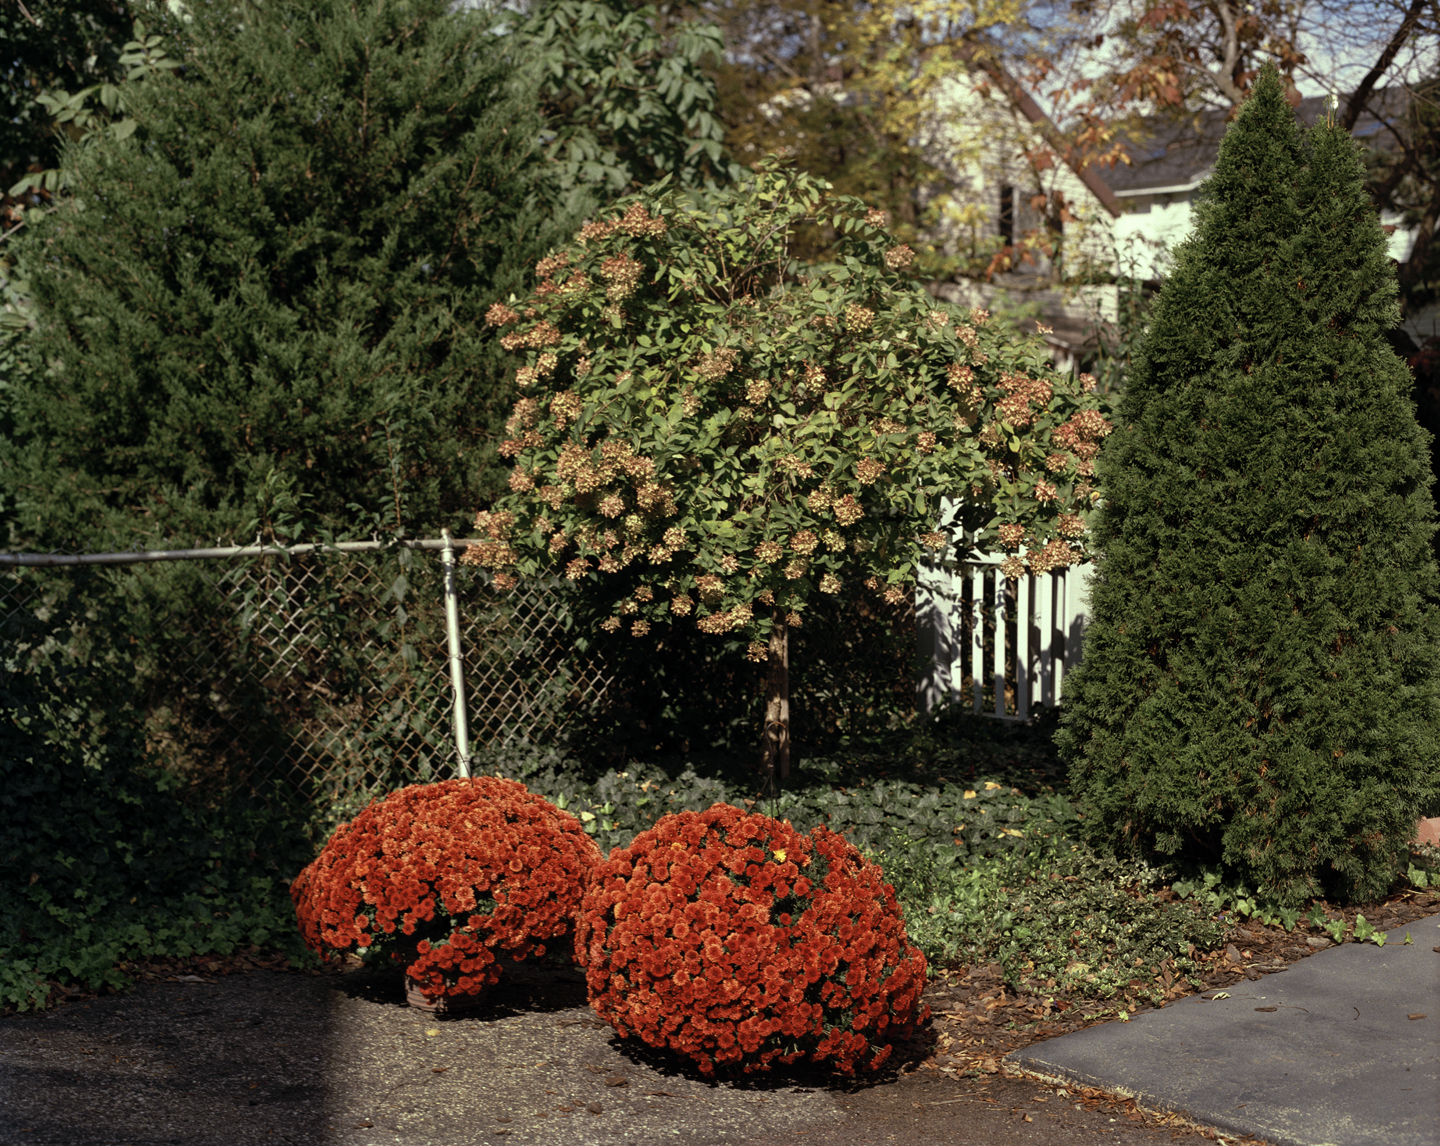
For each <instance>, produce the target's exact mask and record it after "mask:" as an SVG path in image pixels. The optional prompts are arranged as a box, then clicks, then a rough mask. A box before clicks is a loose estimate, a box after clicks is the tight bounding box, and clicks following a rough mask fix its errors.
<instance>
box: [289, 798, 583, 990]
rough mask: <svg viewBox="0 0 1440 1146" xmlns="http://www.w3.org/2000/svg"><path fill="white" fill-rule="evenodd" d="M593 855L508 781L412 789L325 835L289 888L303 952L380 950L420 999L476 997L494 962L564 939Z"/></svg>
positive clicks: (496, 972) (556, 817)
mask: <svg viewBox="0 0 1440 1146" xmlns="http://www.w3.org/2000/svg"><path fill="white" fill-rule="evenodd" d="M599 861H600V849H599V848H597V847H596V846H595V841H594V840H592V839H591V838H590V837H589V836H587V835H586V834H585V832H584V830H583V829H582V828H581V826H580V821H579V820H577V819H576V818H575V817H574V816H572V815H570V814H569V813H568V812H562V811H561V810H560V809H559V808H557V807H555V806H554V805H553V804H551V803H550V802H549V801H547V800H545V799H543V798H542V797H540V796H537V795H534V794H533V793H531V792H529V791H528V790H527V789H526V788H525V785H523V784H521V783H519V782H518V781H515V780H501V779H498V778H495V777H490V776H477V777H475V778H473V779H470V780H446V781H443V782H442V783H438V784H417V785H414V786H412V787H409V788H402V789H401V790H400V791H398V792H393V793H391V794H390V795H389V796H386V797H385V798H384V799H381V800H377V801H375V802H374V803H373V804H371V805H370V806H369V807H368V808H366V809H365V810H364V811H363V812H361V813H360V815H358V816H356V817H355V819H354V820H352V821H351V822H350V823H348V824H342V825H341V826H340V827H339V828H337V829H336V830H335V834H334V835H333V836H331V837H330V841H329V842H328V843H327V844H326V845H325V847H324V849H323V850H322V851H321V853H320V855H319V856H318V857H316V859H315V861H314V862H313V863H311V864H310V866H309V867H307V868H306V869H305V870H304V871H302V872H301V873H300V875H299V876H298V877H297V878H296V880H295V882H294V883H293V884H292V885H291V888H290V895H291V898H292V899H294V901H295V914H296V916H297V917H298V918H299V921H300V932H301V935H302V936H303V937H304V940H305V943H306V945H307V946H309V947H310V949H311V950H313V951H315V952H317V953H319V952H321V951H323V950H325V949H329V950H342V949H344V948H346V947H350V946H352V945H353V946H355V947H358V948H362V949H364V948H370V947H377V946H378V947H379V948H380V949H381V950H385V949H387V948H388V949H389V953H390V956H391V958H392V959H395V960H398V961H401V962H405V963H406V964H407V967H406V974H407V975H408V976H409V977H410V979H411V981H412V982H413V983H414V984H415V985H416V986H417V987H419V988H420V990H421V991H422V993H423V994H424V995H425V996H426V998H427V999H430V1000H432V1001H433V1000H437V999H440V998H447V997H448V998H455V997H460V996H465V995H476V994H479V993H480V992H481V991H482V990H484V989H485V988H486V987H487V986H491V985H493V984H494V983H496V982H498V981H499V979H500V975H501V965H500V963H499V962H497V960H498V959H500V958H507V959H509V960H512V961H519V960H523V959H525V958H527V957H530V956H535V957H540V956H543V955H544V954H545V950H546V947H545V944H546V942H547V941H548V940H552V939H555V938H557V937H564V936H567V935H568V934H569V933H570V932H571V930H572V928H573V927H574V921H575V911H576V908H577V907H578V905H579V903H580V896H581V894H582V892H583V890H584V887H585V882H586V879H587V877H588V876H589V874H590V871H591V869H592V868H593V867H594V865H595V864H597V863H598V862H599Z"/></svg>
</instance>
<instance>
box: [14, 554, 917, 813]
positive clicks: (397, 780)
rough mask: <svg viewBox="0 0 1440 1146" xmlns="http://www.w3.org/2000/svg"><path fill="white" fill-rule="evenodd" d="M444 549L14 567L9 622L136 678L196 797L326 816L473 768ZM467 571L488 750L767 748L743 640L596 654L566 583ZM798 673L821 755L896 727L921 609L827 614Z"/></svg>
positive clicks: (463, 581) (464, 588)
mask: <svg viewBox="0 0 1440 1146" xmlns="http://www.w3.org/2000/svg"><path fill="white" fill-rule="evenodd" d="M443 544H444V543H443V542H441V541H409V542H400V543H388V544H383V545H382V544H380V543H373V542H371V543H366V542H353V543H340V544H336V545H331V546H291V547H289V548H288V549H279V548H275V547H271V548H269V549H264V550H263V551H262V547H250V548H237V549H230V550H209V551H204V550H201V551H184V552H182V553H154V552H151V553H136V554H108V555H70V556H65V555H52V556H49V557H34V556H26V557H16V556H6V555H0V624H3V625H5V626H6V628H7V629H8V630H10V631H13V630H14V628H15V626H14V625H13V624H12V622H13V621H14V620H15V619H16V618H17V617H21V616H27V615H28V616H34V617H38V618H39V619H40V620H41V621H42V622H44V624H43V626H42V630H43V634H44V635H43V637H36V638H28V639H21V641H20V645H21V651H22V653H23V654H24V655H26V656H29V657H31V658H37V659H41V658H48V659H50V660H51V661H53V662H55V663H61V664H71V665H77V666H90V667H96V666H98V667H103V668H106V669H107V670H108V671H111V672H114V673H117V674H119V675H122V676H124V677H127V678H128V679H129V681H130V685H131V688H132V689H133V695H134V697H135V698H136V700H135V703H136V704H137V706H138V707H139V708H140V709H141V711H143V713H144V719H145V728H146V736H147V743H148V748H149V750H150V754H151V755H152V757H153V758H154V759H155V760H156V761H157V762H158V763H160V764H161V765H163V766H164V767H165V768H167V769H168V770H170V771H171V772H173V773H177V774H179V775H181V776H182V777H183V778H184V779H185V780H186V781H187V783H189V784H190V786H191V787H192V788H193V789H195V790H196V791H198V792H201V793H207V792H208V793H221V792H233V791H236V790H251V791H257V792H263V791H265V790H267V789H268V788H269V787H270V786H271V785H272V784H273V782H275V781H277V780H278V781H280V782H282V783H283V784H285V785H286V786H287V787H288V788H289V789H290V790H291V791H292V792H293V793H295V794H297V795H299V796H301V797H302V798H303V799H304V800H306V801H307V802H310V803H312V805H315V806H319V807H325V808H346V807H354V806H355V805H356V804H357V803H360V802H363V801H365V800H366V799H367V798H368V797H369V796H370V795H372V794H374V793H376V792H377V791H382V790H388V789H390V788H393V787H397V786H399V785H402V784H406V783H414V782H417V781H420V782H423V781H426V780H430V779H437V778H442V777H445V776H450V775H454V774H455V769H456V765H457V758H456V751H455V743H454V740H453V738H452V724H451V713H452V708H453V694H452V690H451V679H450V675H449V666H448V664H447V647H446V630H445V597H444V577H445V571H444V568H443V566H442V563H441V561H440V560H439V553H438V552H437V550H439V549H441V548H442V547H443ZM455 544H456V546H457V548H458V547H460V546H463V545H464V544H465V543H464V542H463V541H457V542H456V543H455ZM21 561H24V562H32V563H30V564H18V562H21ZM37 561H43V562H48V563H47V564H43V565H37V564H33V562H37ZM454 576H455V578H456V591H457V596H458V599H459V606H460V608H459V613H460V617H461V626H460V629H461V631H460V648H461V650H462V658H463V675H464V681H465V687H466V708H467V711H468V715H469V725H470V740H471V743H472V745H474V746H475V747H477V748H484V747H486V746H495V745H500V744H506V743H514V742H517V741H528V742H531V743H540V744H544V743H555V742H557V741H560V740H562V739H564V738H565V737H566V736H567V735H571V736H572V737H573V736H574V735H575V734H576V732H577V730H578V731H579V733H580V734H581V735H582V737H584V738H585V742H586V745H587V747H593V748H594V749H595V751H596V752H601V751H604V750H606V749H607V744H605V743H601V741H604V740H605V737H606V736H609V737H610V738H611V739H612V740H613V739H614V738H615V737H617V736H618V737H619V738H620V741H621V742H620V743H619V744H618V746H616V745H614V744H610V745H608V748H609V750H610V751H611V755H612V756H613V762H615V763H617V764H618V763H619V762H621V761H623V760H624V759H626V758H627V756H629V757H633V756H635V755H640V754H643V753H647V752H651V751H655V750H659V749H662V748H668V749H670V750H679V751H684V750H689V749H691V748H694V747H703V746H704V745H705V744H711V745H713V744H715V743H717V742H719V741H722V740H725V739H726V738H727V737H728V738H729V742H730V743H733V744H744V743H746V742H747V740H748V741H749V742H751V743H757V744H758V732H756V733H754V734H753V735H752V733H751V731H750V728H749V726H750V725H751V724H756V723H757V721H758V716H759V711H758V707H757V705H756V701H757V700H758V696H759V688H760V684H761V674H760V673H759V672H757V671H754V670H755V666H753V665H749V664H747V663H746V662H745V661H744V660H743V658H741V657H739V656H736V655H733V654H734V650H729V649H727V648H726V647H725V643H724V642H723V641H717V639H716V638H713V637H706V636H704V635H702V634H699V633H689V632H676V633H673V634H668V635H666V636H664V637H662V638H660V639H659V640H657V641H656V642H654V643H649V644H646V647H644V648H641V647H640V643H638V642H632V643H631V644H630V645H628V646H627V645H625V644H624V643H623V642H617V641H614V640H612V641H609V642H608V643H606V642H599V643H593V644H592V643H590V642H589V641H588V640H587V639H586V634H585V633H583V632H581V631H579V630H578V629H577V626H576V623H575V621H574V618H573V616H572V612H571V607H570V605H571V601H572V599H573V598H572V597H571V590H570V588H569V586H568V583H566V582H564V581H563V580H559V579H555V580H549V581H532V582H529V583H526V584H524V585H522V586H521V587H519V588H517V589H513V590H510V591H508V592H503V593H501V592H496V591H494V590H493V589H492V588H491V587H490V578H489V574H488V573H487V572H485V571H484V570H481V569H478V568H476V567H473V566H463V565H462V566H455V567H454ZM792 662H793V665H794V668H793V670H792V692H793V695H794V696H795V697H796V699H797V701H798V703H797V704H796V707H795V716H794V721H793V727H794V732H795V736H796V739H797V743H799V744H800V746H801V750H802V752H803V751H804V750H805V749H807V748H808V749H810V750H812V751H813V750H817V749H819V748H821V747H822V746H824V745H826V744H830V743H833V742H836V741H837V740H839V739H841V738H843V737H844V736H847V735H852V734H854V733H857V732H862V731H873V730H875V729H876V728H877V727H878V728H881V729H883V728H884V726H885V722H887V721H892V722H893V720H894V719H896V717H897V715H899V716H901V717H903V716H904V715H905V714H906V712H907V711H908V710H910V709H911V708H912V707H913V702H914V688H915V627H914V612H913V609H912V608H911V607H910V606H909V603H908V602H907V603H906V604H905V605H904V606H900V607H885V606H876V604H875V603H874V602H866V601H865V600H863V599H860V598H855V599H838V600H829V601H826V602H822V603H817V608H816V610H815V612H814V613H812V616H811V620H810V621H809V622H807V624H806V626H805V627H804V628H803V629H802V630H800V631H798V632H797V633H796V634H795V638H794V644H793V646H792ZM757 728H758V724H757ZM594 729H608V730H609V731H608V732H604V731H597V732H595V734H594V735H593V736H592V735H591V731H592V730H594ZM617 730H618V731H617ZM702 742H703V743H702Z"/></svg>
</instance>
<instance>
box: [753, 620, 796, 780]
mask: <svg viewBox="0 0 1440 1146" xmlns="http://www.w3.org/2000/svg"><path fill="white" fill-rule="evenodd" d="M773 620H774V626H773V627H772V628H771V630H770V673H769V676H768V678H767V680H766V683H765V727H764V730H763V732H762V734H761V743H762V746H763V747H762V753H761V757H760V767H761V770H762V771H763V772H764V773H765V796H766V798H767V799H770V800H773V799H775V798H776V797H777V796H779V794H780V787H779V785H778V784H777V783H776V781H777V780H783V779H785V778H786V777H788V776H789V775H790V632H789V630H788V629H787V628H786V626H785V613H784V611H783V610H782V609H778V608H777V609H776V610H775V612H774V614H773Z"/></svg>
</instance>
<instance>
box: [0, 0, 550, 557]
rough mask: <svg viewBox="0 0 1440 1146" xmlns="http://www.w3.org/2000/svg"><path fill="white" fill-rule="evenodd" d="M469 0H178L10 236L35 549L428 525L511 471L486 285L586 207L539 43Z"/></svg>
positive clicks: (28, 523)
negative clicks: (64, 183) (557, 135)
mask: <svg viewBox="0 0 1440 1146" xmlns="http://www.w3.org/2000/svg"><path fill="white" fill-rule="evenodd" d="M451 7H452V5H449V4H447V3H445V2H444V0H418V2H416V3H409V4H381V3H373V2H368V3H361V4H349V3H341V2H339V0H305V2H304V3H298V2H295V0H281V2H277V3H266V4H264V5H260V6H254V5H251V6H236V5H232V4H220V3H195V4H189V5H186V17H185V19H184V20H180V19H178V18H174V17H165V18H164V19H163V20H162V24H163V28H162V29H161V30H162V31H163V32H164V38H165V43H166V46H167V48H168V50H169V54H170V56H171V58H172V59H173V60H175V61H176V62H178V64H179V65H180V66H179V67H178V68H177V69H176V70H174V71H173V72H163V71H157V72H156V73H155V74H152V75H150V76H149V77H148V78H146V79H145V80H144V81H143V82H136V83H133V84H127V85H126V86H125V107H126V109H127V112H128V117H127V119H126V120H125V126H126V128H127V132H128V134H127V132H115V133H98V134H92V135H91V136H90V137H88V138H87V139H86V140H85V146H83V147H80V146H74V147H71V148H69V149H68V150H67V152H66V154H65V156H64V167H65V169H66V172H67V176H68V178H69V181H70V186H71V188H72V189H73V192H74V194H73V197H69V198H64V199H62V200H60V201H59V203H58V204H57V206H56V207H55V209H53V210H50V211H48V212H41V211H39V210H36V211H33V212H32V213H31V214H32V218H31V219H30V220H29V221H28V222H27V227H26V230H25V231H24V232H23V233H22V234H21V235H19V236H17V238H16V242H17V244H18V245H19V247H20V250H19V251H18V252H17V254H16V259H17V265H18V267H19V269H20V273H21V277H23V278H24V279H26V280H27V282H28V287H29V290H30V292H31V299H32V301H33V304H34V308H35V311H34V313H35V329H34V330H33V332H32V333H31V334H30V336H29V337H28V338H27V339H26V346H27V349H26V353H27V354H28V355H29V356H30V357H31V358H32V359H33V360H34V361H35V362H37V363H43V364H44V368H43V369H35V370H32V371H31V372H30V374H29V376H28V377H24V378H22V382H23V385H21V386H19V387H18V388H17V389H16V390H15V391H14V392H13V393H12V394H10V395H9V398H10V400H11V401H10V410H9V417H10V419H11V425H10V428H9V429H8V430H7V435H10V438H9V440H5V439H0V456H3V458H4V461H3V462H0V474H3V475H4V476H3V481H0V485H3V487H4V491H5V492H6V493H8V494H9V495H11V496H12V497H13V498H15V499H16V502H17V503H18V504H17V507H16V508H15V513H16V520H15V522H14V525H15V528H16V529H17V530H18V533H19V535H20V537H21V538H22V539H23V542H24V543H25V544H27V545H39V544H45V545H50V546H56V547H62V548H86V549H91V550H95V549H100V548H103V547H105V546H107V545H110V546H113V545H116V544H124V545H126V546H133V545H135V544H136V543H137V542H141V541H142V540H143V541H145V543H147V544H150V545H152V546H153V545H155V544H157V543H159V542H162V541H163V542H166V543H172V542H174V541H177V540H179V541H181V542H182V543H188V544H193V543H196V542H198V543H200V544H212V543H213V542H214V541H215V539H216V538H218V537H231V538H238V539H240V540H249V539H251V538H253V537H254V536H255V533H256V532H257V531H258V532H263V533H264V534H265V535H266V536H267V537H269V536H275V535H277V534H280V535H284V536H288V537H292V538H293V537H296V536H297V535H299V534H302V533H303V534H306V535H307V536H306V537H305V538H304V539H305V540H311V539H314V538H313V536H311V535H313V534H314V533H316V532H317V531H318V530H320V529H326V528H328V529H331V530H334V531H337V532H349V533H351V534H360V535H362V536H363V535H365V534H367V533H369V532H370V531H371V530H373V529H377V528H380V529H386V530H395V529H397V528H398V529H407V530H409V531H411V532H412V533H413V532H415V531H417V530H421V529H428V528H437V527H438V526H439V525H442V524H449V523H453V521H454V518H453V514H454V513H455V512H456V511H458V510H460V509H462V508H468V507H469V506H470V505H471V504H472V503H473V499H474V498H475V497H476V495H477V493H479V494H480V495H481V496H485V495H487V494H488V493H493V492H494V491H495V488H496V474H497V472H498V467H497V461H498V459H497V458H496V456H495V454H494V442H495V441H496V440H498V439H497V436H496V434H495V433H494V430H495V425H496V418H497V416H498V415H499V412H500V411H501V409H502V406H503V405H504V404H506V400H507V396H508V392H509V386H508V382H507V380H506V378H505V376H504V371H503V369H502V356H501V354H500V351H499V348H498V347H497V346H496V341H497V339H496V337H495V334H494V332H493V331H490V330H488V329H487V328H486V327H485V324H484V321H483V307H484V306H485V305H488V303H489V300H490V299H491V298H492V297H493V296H494V295H495V294H497V293H499V294H504V293H507V292H510V291H515V290H520V289H522V287H523V286H524V284H525V281H526V279H527V277H528V270H529V266H530V264H531V263H533V261H534V259H535V258H537V257H538V256H539V255H540V254H541V253H543V251H544V250H545V249H547V248H548V246H549V245H550V244H551V243H552V242H553V241H554V240H555V239H557V238H558V237H559V236H561V235H563V234H568V233H569V230H570V229H571V228H570V226H569V225H568V222H569V221H568V220H567V218H566V216H565V212H564V211H562V210H560V209H559V208H558V205H557V199H558V196H559V195H560V192H559V191H558V190H557V188H556V187H555V186H554V185H553V184H554V179H553V173H552V172H551V169H550V168H551V165H549V164H547V163H546V162H545V161H544V160H543V158H542V156H541V155H540V151H539V149H540V146H541V136H542V129H543V126H544V124H543V120H542V119H541V116H540V112H539V108H538V95H537V91H536V80H537V77H536V75H535V74H534V73H535V62H536V61H535V60H534V59H532V56H533V51H532V50H531V47H530V46H528V45H527V42H526V41H524V40H523V39H522V38H520V37H517V36H501V35H497V34H496V33H497V29H500V28H501V27H502V25H500V24H497V20H498V17H497V16H496V14H494V13H489V12H481V11H478V10H474V9H467V10H460V11H453V12H452V11H450V9H451ZM447 513H448V514H450V515H451V516H449V517H447V516H446V515H447ZM281 517H288V518H289V519H290V520H289V522H288V526H287V525H286V524H284V523H282V522H281V521H280V518H281Z"/></svg>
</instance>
